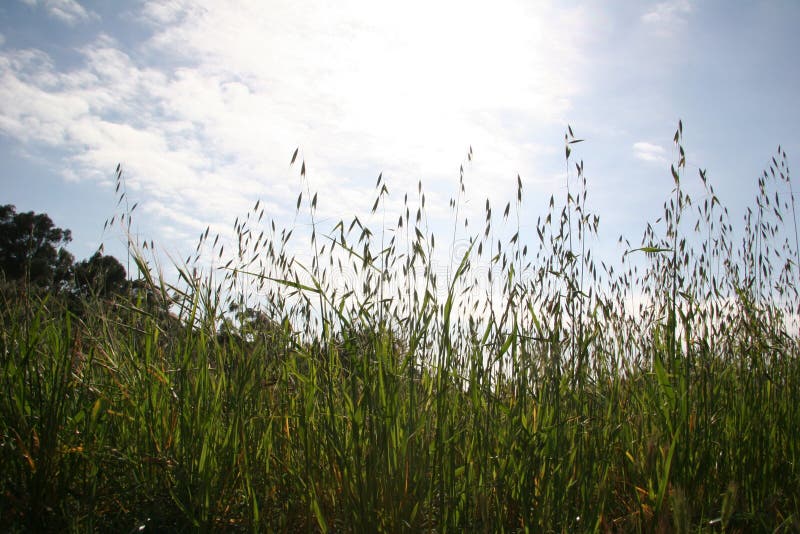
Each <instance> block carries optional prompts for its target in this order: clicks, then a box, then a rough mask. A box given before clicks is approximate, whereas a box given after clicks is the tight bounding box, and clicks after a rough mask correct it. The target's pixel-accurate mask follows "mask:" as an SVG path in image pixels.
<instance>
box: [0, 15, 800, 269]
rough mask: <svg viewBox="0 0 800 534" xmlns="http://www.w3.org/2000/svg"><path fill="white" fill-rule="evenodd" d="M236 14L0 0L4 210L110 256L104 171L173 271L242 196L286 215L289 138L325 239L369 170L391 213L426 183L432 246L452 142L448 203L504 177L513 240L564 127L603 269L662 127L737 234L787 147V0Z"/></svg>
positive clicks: (366, 183) (655, 158)
mask: <svg viewBox="0 0 800 534" xmlns="http://www.w3.org/2000/svg"><path fill="white" fill-rule="evenodd" d="M234 4H235V5H236V7H235V8H233V7H231V5H232V3H230V2H222V1H213V0H186V1H184V0H168V1H159V2H156V1H130V2H125V3H123V2H106V1H97V2H92V1H88V0H87V1H81V2H79V1H77V0H7V1H5V2H3V3H2V5H0V158H1V160H2V162H3V165H2V172H1V173H0V180H2V182H1V183H2V198H0V203H3V204H7V203H10V204H15V205H16V206H17V209H18V210H19V211H28V210H34V211H37V212H47V213H48V214H50V215H51V217H52V218H53V219H54V221H55V222H56V224H57V225H59V226H61V227H66V228H70V229H72V231H73V237H74V241H73V243H72V245H71V247H70V249H71V250H72V252H73V253H74V254H75V256H76V257H77V258H84V257H87V256H89V255H91V254H92V253H93V252H94V250H95V249H96V248H97V247H98V245H99V244H100V243H101V242H105V243H106V248H107V250H112V251H116V252H117V253H119V251H120V250H121V246H120V240H121V237H120V235H119V232H116V233H115V232H108V231H106V232H105V233H104V232H103V221H104V220H105V219H107V218H109V217H110V216H111V215H113V214H115V213H117V209H116V207H115V195H114V190H113V189H114V169H115V167H116V165H117V163H121V164H122V166H123V168H124V169H125V176H126V181H127V182H126V183H127V187H128V190H129V195H130V197H131V201H132V202H139V208H137V217H136V218H135V219H134V220H135V225H136V228H135V230H136V231H137V232H138V233H139V234H140V235H141V236H142V237H143V238H146V239H153V240H154V241H156V243H157V244H158V245H159V246H160V247H162V250H164V251H166V252H167V253H169V254H171V255H174V256H175V257H178V256H180V257H183V256H185V255H186V254H187V253H189V252H191V251H192V250H193V249H194V245H195V243H196V240H197V236H198V235H199V234H200V233H201V232H202V231H203V230H204V229H205V228H206V226H207V225H210V226H211V229H212V233H214V232H221V233H223V234H226V235H230V234H231V232H232V224H233V221H234V219H235V218H236V217H237V216H240V215H243V214H245V213H246V212H247V211H248V210H249V209H250V208H251V207H252V205H253V204H254V203H255V201H256V200H258V199H261V201H262V203H263V204H264V205H265V206H266V207H267V214H268V216H269V217H271V218H274V219H275V220H276V222H278V223H279V224H285V225H291V224H292V221H293V216H294V206H295V201H296V198H297V194H298V193H299V191H300V188H301V184H300V179H299V176H298V172H297V169H290V168H289V165H288V163H289V159H290V157H291V155H292V152H293V151H294V149H295V148H296V147H298V146H300V147H301V158H303V159H304V160H305V162H306V165H307V167H308V179H309V181H310V185H311V188H312V189H313V190H315V191H318V192H319V204H318V208H319V214H320V217H321V218H322V220H323V222H322V224H321V226H322V227H323V229H327V228H330V227H332V226H333V225H334V224H335V223H336V222H337V221H338V220H339V219H343V218H344V219H347V218H349V217H350V216H351V215H353V214H361V215H363V216H364V218H365V219H367V220H369V216H368V215H366V214H368V212H369V210H370V208H371V206H372V202H373V200H374V189H373V188H374V184H375V180H376V178H377V176H378V174H379V173H380V172H383V176H384V177H385V178H386V180H387V183H388V186H389V189H390V191H391V196H390V201H389V202H390V203H389V209H388V211H389V213H399V211H400V210H399V206H400V203H401V202H402V198H403V193H404V192H409V193H411V192H414V191H415V190H416V184H417V181H418V180H422V182H423V184H424V186H425V189H426V190H427V191H428V198H427V206H428V211H429V215H430V216H431V218H432V219H431V220H432V221H433V224H434V227H435V229H437V228H441V230H437V232H438V233H443V234H444V235H443V236H442V237H445V236H447V235H448V232H451V230H450V229H451V228H452V216H451V214H450V212H449V210H448V200H449V198H450V197H451V196H453V195H454V194H455V192H456V187H457V182H458V168H459V166H460V165H461V164H462V163H463V162H464V160H465V156H466V153H467V150H468V148H469V147H470V146H472V147H473V151H474V159H473V161H472V163H471V164H470V165H469V166H468V168H467V173H466V178H465V181H466V187H467V198H466V201H467V204H466V210H467V212H468V213H472V214H473V215H476V216H481V213H482V209H483V206H484V203H485V199H486V198H489V199H490V200H491V201H492V204H493V206H495V211H496V212H499V211H500V210H501V209H502V206H504V205H505V203H506V201H508V200H513V199H514V196H515V194H516V193H515V188H516V176H517V174H519V175H520V176H521V178H522V180H523V184H524V191H525V193H524V195H525V198H524V202H523V207H524V213H523V216H522V221H521V224H522V229H523V232H524V233H525V232H527V233H528V234H529V237H530V238H531V240H532V239H533V235H535V232H534V230H533V228H534V226H533V225H534V223H535V221H536V217H537V216H538V215H540V214H543V213H544V212H545V210H546V206H547V201H548V200H549V198H550V195H551V194H554V195H556V196H557V197H558V196H559V195H561V196H563V195H564V193H565V175H564V173H565V165H564V158H563V135H564V131H565V129H566V126H567V124H570V125H572V127H573V129H574V130H575V133H576V135H577V136H578V137H581V138H583V139H585V140H586V141H585V142H584V143H582V144H581V145H576V146H575V149H576V153H575V157H577V158H581V159H583V160H584V161H585V171H586V175H587V178H588V183H589V205H590V208H591V209H592V210H593V211H594V212H596V213H598V214H599V215H600V217H601V229H600V232H601V237H600V243H599V244H598V247H599V248H600V249H601V250H602V251H604V252H605V253H606V254H607V255H609V256H612V257H614V258H618V257H619V254H621V252H622V251H621V250H620V249H618V248H615V243H616V240H617V237H618V236H619V235H620V234H621V233H622V234H625V235H626V236H627V237H629V238H630V239H631V241H632V242H638V240H639V237H640V236H641V232H642V230H643V228H644V224H645V222H646V221H652V220H654V219H655V218H656V217H658V216H659V214H660V212H661V204H662V202H663V201H664V200H665V199H666V198H667V196H668V195H669V193H670V190H671V188H672V179H671V177H670V171H669V166H670V163H671V162H672V161H674V151H673V147H672V144H671V141H672V135H673V133H674V131H675V128H676V126H677V122H678V120H679V119H682V120H683V123H684V133H685V138H684V144H685V147H686V150H687V173H686V181H687V184H690V183H692V182H693V181H694V182H696V180H695V178H696V176H697V169H698V167H700V168H704V169H707V170H708V176H709V178H710V180H711V182H712V183H713V184H714V186H715V188H716V190H717V193H718V196H719V197H720V199H721V200H722V202H723V204H725V205H726V206H728V207H729V208H730V210H731V214H732V220H733V222H734V223H738V222H739V221H740V220H741V213H742V210H743V209H744V206H745V205H746V204H747V203H749V202H751V200H752V198H753V197H754V195H755V193H756V177H757V176H758V175H760V174H761V171H762V170H763V169H764V168H765V167H766V166H767V164H768V162H769V160H770V158H771V157H772V156H773V155H774V153H775V149H776V147H777V145H778V144H781V145H782V146H783V148H784V149H785V151H786V152H787V154H788V156H789V163H790V165H791V164H792V163H794V162H796V161H797V156H798V154H800V127H799V126H798V125H800V106H799V105H798V103H797V101H796V95H798V94H800V67H798V62H797V60H796V57H795V56H796V53H797V51H798V50H800V38H799V37H798V32H797V27H798V23H800V3H798V2H795V1H784V2H780V1H776V2H737V1H706V2H695V1H691V0H667V1H663V2H659V1H654V2H642V1H628V2H625V1H620V2H585V3H582V2H564V1H561V2H548V1H515V0H498V1H495V2H491V3H490V2H471V1H459V2H430V1H429V0H428V1H417V0H409V1H406V2H391V3H390V2H375V1H363V2H362V1H341V2H314V1H305V0H295V1H291V2H288V1H287V2H278V1H242V2H236V3H234ZM795 183H796V182H795ZM687 187H689V188H691V187H692V186H691V185H687ZM797 189H800V188H797ZM394 219H396V216H394V217H393V220H394ZM376 224H378V225H379V224H380V220H377V222H376ZM479 226H480V225H479V224H476V225H475V226H474V231H476V232H478V231H480V229H479Z"/></svg>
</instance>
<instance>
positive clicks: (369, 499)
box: [0, 125, 800, 532]
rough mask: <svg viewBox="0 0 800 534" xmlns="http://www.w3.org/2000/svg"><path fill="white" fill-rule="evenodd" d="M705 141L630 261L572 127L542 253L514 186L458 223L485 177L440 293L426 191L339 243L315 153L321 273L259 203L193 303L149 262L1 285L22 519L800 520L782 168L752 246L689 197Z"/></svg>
mask: <svg viewBox="0 0 800 534" xmlns="http://www.w3.org/2000/svg"><path fill="white" fill-rule="evenodd" d="M682 135H683V132H682V125H679V127H678V131H677V132H676V135H675V139H674V141H675V147H676V161H675V164H674V165H673V167H672V170H671V175H672V180H673V182H674V189H673V193H672V195H671V196H670V198H668V199H667V201H666V202H665V204H664V207H663V213H662V214H661V217H659V220H658V221H654V222H653V223H652V224H651V225H648V226H647V228H646V230H645V232H644V234H643V237H642V240H641V243H640V245H639V246H631V245H630V243H629V241H628V240H626V239H625V238H622V237H621V238H620V241H621V242H622V243H623V244H624V245H625V255H624V257H623V261H622V262H621V264H619V265H618V266H616V267H615V266H613V265H608V264H606V263H601V264H600V266H598V265H596V264H595V261H594V259H593V257H592V249H591V243H592V241H593V236H594V235H595V234H596V233H597V231H598V225H599V220H600V219H599V216H597V215H595V214H592V213H590V212H588V211H587V196H588V187H587V179H586V176H585V174H584V165H583V162H582V161H581V162H576V161H575V159H574V157H573V150H574V149H575V148H576V144H577V143H579V142H580V140H579V139H576V137H575V136H574V134H573V132H572V129H571V128H570V129H568V131H567V132H566V135H565V157H566V159H565V164H566V173H565V179H566V180H567V183H566V188H565V191H566V198H562V199H557V198H552V199H551V201H550V204H549V211H548V212H547V213H546V214H545V215H544V216H543V217H540V218H539V220H538V221H537V224H536V227H535V229H536V234H535V235H523V231H522V230H521V228H522V225H521V223H520V220H521V203H522V198H523V195H522V187H523V182H522V179H521V178H520V177H517V195H516V199H515V200H514V201H513V202H509V203H508V204H507V205H506V206H505V208H504V209H503V211H502V215H501V216H500V217H495V214H494V211H493V209H492V206H491V204H490V203H489V202H488V201H487V202H486V207H485V211H486V213H485V219H484V220H483V226H482V228H481V229H479V230H478V231H477V232H475V233H472V232H473V231H472V230H471V229H470V227H469V226H468V225H466V223H465V225H464V226H462V225H461V222H460V216H461V215H462V213H463V211H462V208H463V206H462V203H463V201H464V198H465V194H466V191H465V187H464V180H463V177H464V166H463V165H462V167H461V171H460V181H459V190H458V192H457V194H456V197H455V198H453V199H452V200H451V209H452V210H453V214H454V221H455V222H454V226H453V234H452V238H451V243H449V244H445V245H444V246H446V247H448V251H449V253H450V255H451V256H452V257H453V262H452V265H451V266H450V268H449V269H448V270H447V273H446V279H444V280H442V279H441V273H440V272H439V271H438V270H437V268H436V263H435V258H436V257H437V254H438V253H437V248H436V240H435V237H434V236H433V235H432V234H431V233H430V232H429V231H428V223H427V216H426V213H425V201H426V197H425V193H424V191H423V189H422V184H421V183H420V184H419V187H418V189H417V191H416V195H414V194H412V195H411V197H409V195H408V194H406V195H405V197H404V203H403V208H402V211H401V213H400V214H399V218H398V219H397V222H396V224H393V225H389V226H387V225H386V224H384V225H383V226H382V227H381V228H379V229H378V230H377V232H373V231H372V230H370V229H369V228H368V227H366V226H365V225H363V224H362V221H361V220H360V219H359V218H354V219H352V220H351V221H348V222H345V221H340V222H339V223H338V224H336V225H334V227H333V228H332V229H331V230H330V231H329V232H328V233H322V232H323V231H322V230H321V229H320V228H319V227H318V225H317V223H316V220H317V219H316V207H317V195H316V194H314V193H312V188H311V184H310V181H309V179H308V177H307V176H306V168H305V162H304V161H302V157H300V158H299V161H298V155H299V154H298V151H296V152H295V153H294V155H293V157H292V164H293V165H296V166H299V167H300V172H299V175H300V176H299V177H300V180H301V182H302V185H301V190H302V191H303V193H301V195H300V197H299V198H298V200H297V210H298V213H301V212H302V213H307V214H308V216H309V220H310V221H311V224H312V231H311V234H310V243H309V245H310V246H309V247H308V250H310V251H311V252H310V259H309V260H308V261H305V262H304V261H302V260H301V259H298V258H297V257H295V256H293V255H292V254H291V253H290V250H291V249H292V248H291V235H292V229H282V230H279V229H278V228H276V225H275V224H274V223H270V222H268V221H267V220H266V219H265V213H264V209H263V207H261V205H260V202H257V203H256V204H255V206H254V208H253V209H252V210H251V211H250V212H249V213H248V214H246V215H245V216H244V217H241V218H237V220H236V222H235V224H234V229H235V233H236V236H237V240H236V242H234V243H233V247H232V248H233V249H234V250H233V251H231V250H230V248H231V244H230V243H229V244H228V245H227V247H228V250H227V252H228V253H227V254H225V245H224V244H223V242H224V240H221V239H219V237H215V238H214V239H213V240H212V239H211V238H210V237H209V231H208V230H206V232H204V233H203V234H202V235H201V236H200V239H199V242H198V245H197V250H196V252H195V254H193V257H192V256H190V257H189V258H187V259H186V261H185V262H183V263H182V264H181V265H179V266H178V273H179V277H180V282H179V283H175V284H169V283H167V282H166V281H165V278H164V277H162V276H159V275H158V269H157V268H156V267H155V265H153V263H152V260H148V258H146V253H147V251H148V249H149V248H150V247H151V246H152V244H151V245H150V246H147V245H145V246H144V247H142V248H136V247H132V249H131V250H132V258H133V261H134V262H135V265H136V266H137V267H138V270H139V272H140V274H141V277H142V281H141V282H140V283H139V284H138V286H137V289H136V290H135V291H132V292H131V294H130V295H129V296H127V297H125V298H117V299H115V300H113V301H101V300H99V299H97V300H96V301H93V302H89V303H87V304H88V305H87V306H86V309H88V310H91V311H90V312H87V313H86V314H85V315H83V316H80V317H77V316H74V315H72V314H71V313H69V312H68V311H67V309H66V307H65V306H64V304H63V303H61V302H60V301H59V300H58V299H57V298H55V297H52V298H42V299H41V300H37V301H35V302H34V303H33V304H32V305H30V303H27V304H23V303H22V302H21V301H20V299H18V298H16V297H15V296H14V294H12V293H10V292H5V293H4V299H5V300H4V302H3V308H2V310H3V311H2V321H3V322H2V325H3V327H2V338H0V343H2V360H0V361H1V362H2V363H1V365H2V366H1V367H0V369H1V371H0V391H2V392H3V393H2V397H0V399H1V400H0V415H2V418H0V438H1V439H2V441H1V442H0V461H1V462H2V466H3V469H2V474H0V492H1V494H2V499H0V518H1V519H0V527H2V528H3V529H4V530H18V531H22V530H29V529H39V530H41V529H48V530H63V529H68V530H79V531H85V530H100V531H137V530H144V531H147V530H162V529H163V530H171V531H223V530H233V531H237V530H252V531H309V530H310V531H323V532H325V531H391V532H396V531H414V532H416V531H426V530H433V531H463V530H477V531H512V532H516V531H520V532H521V531H531V532H553V531H556V532H573V531H633V532H636V531H641V532H652V531H663V532H666V531H676V532H685V531H690V530H698V529H701V530H725V531H734V532H736V531H739V532H745V531H747V532H752V531H773V532H791V531H796V530H797V529H800V515H798V510H800V491H799V490H798V488H800V467H798V460H800V430H799V429H800V408H798V406H799V405H800V403H799V402H798V400H800V399H799V398H798V391H800V363H798V355H799V352H800V351H799V350H798V341H800V340H799V339H798V330H797V329H798V324H797V320H798V314H800V309H799V308H800V299H799V298H798V293H797V280H798V274H797V269H798V249H797V238H796V231H797V230H796V221H797V217H796V214H795V212H794V196H793V192H792V190H791V186H792V184H791V179H790V175H789V169H788V168H787V166H786V155H785V153H784V152H783V151H782V150H780V149H779V150H778V155H777V158H776V159H773V160H772V164H771V165H770V167H769V169H768V171H765V173H764V175H763V176H761V177H760V178H759V180H758V184H757V185H758V187H757V191H756V200H755V206H754V207H753V208H751V209H750V210H749V211H748V212H747V215H746V217H745V220H744V223H745V224H744V228H743V229H742V230H741V231H740V233H739V234H736V233H735V231H734V227H733V224H732V223H731V222H730V221H729V217H728V213H727V210H726V209H725V208H723V206H722V205H721V204H720V201H719V199H718V198H717V196H716V194H715V193H714V189H713V187H712V186H711V185H710V183H709V181H708V179H707V177H706V173H705V171H700V173H699V174H700V176H699V185H700V187H701V190H702V196H701V197H700V198H699V199H694V200H693V199H691V198H690V197H689V195H688V194H687V193H686V191H687V188H686V187H685V184H686V181H687V180H688V178H687V177H686V176H685V173H686V162H685V156H684V149H683V147H682ZM472 157H473V155H472V149H471V148H470V150H469V152H468V153H467V156H466V161H465V162H464V163H465V165H466V166H467V167H468V166H469V163H470V161H471V159H472ZM120 176H121V174H120V173H118V180H120V179H121V178H120ZM693 187H694V186H693ZM388 195H389V188H388V185H387V183H386V182H385V181H384V180H383V177H382V176H381V177H379V179H378V182H377V184H376V199H375V203H374V205H373V207H372V212H373V213H375V214H378V213H379V211H380V216H381V218H382V219H383V220H384V221H386V220H389V221H393V220H394V217H395V216H397V215H392V214H390V213H388V212H387V207H386V201H387V197H388ZM414 197H416V199H414ZM787 197H788V198H787ZM259 208H261V209H259ZM127 221H128V224H130V213H128V214H127ZM473 227H474V225H473ZM509 228H510V230H509ZM792 231H793V232H794V234H793V233H792ZM511 232H514V233H513V234H511ZM508 234H511V235H510V236H509V235H508ZM792 236H793V237H794V240H792V239H791V237H792ZM738 239H741V242H740V243H738V244H737V242H736V241H735V240H738ZM792 241H794V242H792Z"/></svg>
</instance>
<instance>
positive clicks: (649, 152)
mask: <svg viewBox="0 0 800 534" xmlns="http://www.w3.org/2000/svg"><path fill="white" fill-rule="evenodd" d="M633 156H634V157H635V158H636V159H639V160H642V161H646V162H649V163H666V162H667V158H666V150H664V147H662V146H660V145H654V144H653V143H648V142H646V141H639V142H637V143H634V144H633Z"/></svg>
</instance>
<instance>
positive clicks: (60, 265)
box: [0, 204, 127, 297]
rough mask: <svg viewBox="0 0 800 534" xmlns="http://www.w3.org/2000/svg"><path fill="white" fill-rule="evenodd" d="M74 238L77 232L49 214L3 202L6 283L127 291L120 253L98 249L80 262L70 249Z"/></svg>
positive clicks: (0, 250)
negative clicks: (54, 221)
mask: <svg viewBox="0 0 800 534" xmlns="http://www.w3.org/2000/svg"><path fill="white" fill-rule="evenodd" d="M70 241H72V232H70V231H69V230H67V229H62V228H59V227H57V226H56V225H55V224H54V223H53V221H52V220H51V219H50V217H49V216H48V215H47V214H46V213H41V214H37V213H34V212H32V211H29V212H24V213H17V210H16V207H15V206H13V205H11V204H6V205H3V206H0V272H2V277H3V278H4V279H5V281H6V282H11V283H17V284H23V285H27V286H34V287H39V288H42V289H46V290H53V291H62V290H65V291H69V292H72V293H74V294H76V295H99V296H103V297H106V296H110V295H112V294H116V293H121V292H123V291H125V289H126V288H127V279H126V273H125V268H124V267H123V266H122V265H121V264H120V263H119V261H117V259H116V258H114V257H113V256H105V255H103V254H101V253H100V252H96V253H95V254H94V255H93V256H92V257H91V258H89V259H87V260H83V261H80V262H78V263H75V258H74V256H73V255H72V254H71V253H70V252H69V251H67V249H66V248H65V247H66V245H67V244H68V243H69V242H70Z"/></svg>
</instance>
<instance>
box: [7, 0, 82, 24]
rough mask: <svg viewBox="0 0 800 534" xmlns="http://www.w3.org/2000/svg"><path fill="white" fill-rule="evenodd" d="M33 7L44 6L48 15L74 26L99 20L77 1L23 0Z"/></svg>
mask: <svg viewBox="0 0 800 534" xmlns="http://www.w3.org/2000/svg"><path fill="white" fill-rule="evenodd" d="M22 1H23V2H25V3H26V4H28V5H29V6H31V7H35V6H36V5H42V6H44V8H45V9H46V10H47V13H48V14H49V15H50V16H51V17H54V18H57V19H59V20H60V21H62V22H64V23H66V24H68V25H70V26H73V25H75V24H77V23H79V22H86V21H89V20H91V19H94V18H97V14H96V13H94V12H93V11H90V10H87V9H86V8H84V7H83V6H82V5H81V4H80V3H78V2H77V1H76V0H22Z"/></svg>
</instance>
